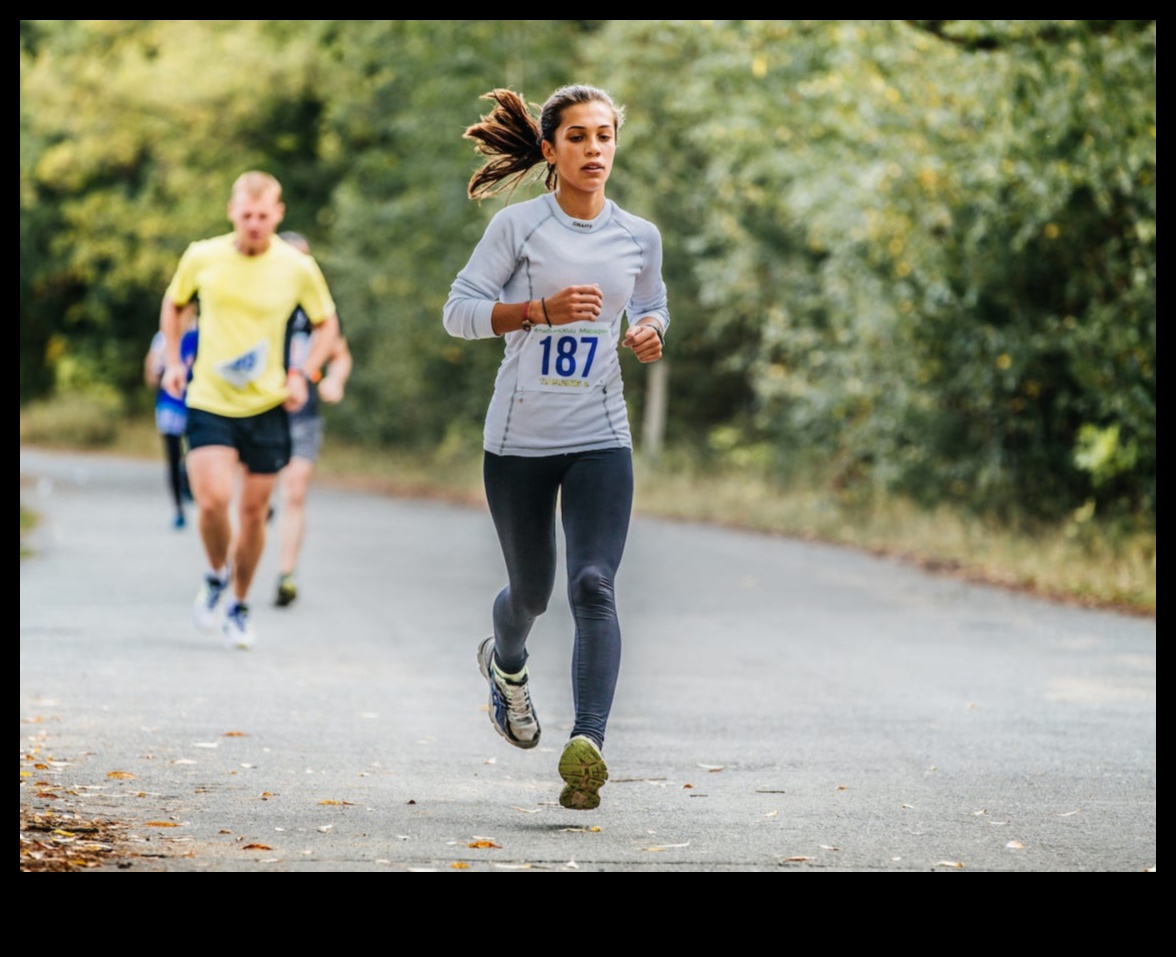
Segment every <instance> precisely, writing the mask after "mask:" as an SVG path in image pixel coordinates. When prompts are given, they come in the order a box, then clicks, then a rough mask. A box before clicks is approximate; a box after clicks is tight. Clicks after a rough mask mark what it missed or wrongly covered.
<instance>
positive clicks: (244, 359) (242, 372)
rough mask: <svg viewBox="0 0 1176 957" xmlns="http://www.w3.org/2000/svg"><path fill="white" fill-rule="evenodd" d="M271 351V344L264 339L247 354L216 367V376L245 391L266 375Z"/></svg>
mask: <svg viewBox="0 0 1176 957" xmlns="http://www.w3.org/2000/svg"><path fill="white" fill-rule="evenodd" d="M269 351H270V347H269V342H268V341H266V340H264V339H263V340H262V341H261V342H259V343H258V344H257V345H255V346H254V347H253V348H252V349H250V350H249V351H248V352H246V353H245V354H243V355H240V356H238V357H237V358H236V359H230V360H229V361H228V362H222V363H221V364H220V365H218V366H217V367H216V374H217V375H219V376H220V377H221V378H222V379H224V380H225V382H227V383H228V384H229V385H231V386H232V387H233V388H235V389H244V388H245V387H246V386H248V385H250V384H252V383H254V382H257V381H258V380H259V379H260V378H261V377H262V376H263V375H265V373H266V370H267V369H268V368H269Z"/></svg>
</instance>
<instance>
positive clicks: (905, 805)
mask: <svg viewBox="0 0 1176 957" xmlns="http://www.w3.org/2000/svg"><path fill="white" fill-rule="evenodd" d="M914 809H915V808H914V806H913V805H911V804H904V805H902V810H904V811H913V810H914Z"/></svg>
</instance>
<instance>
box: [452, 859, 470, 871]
mask: <svg viewBox="0 0 1176 957" xmlns="http://www.w3.org/2000/svg"><path fill="white" fill-rule="evenodd" d="M449 866H450V867H451V868H453V870H455V871H468V870H469V869H470V865H469V864H463V863H462V862H461V861H457V862H456V863H453V864H450V865H449Z"/></svg>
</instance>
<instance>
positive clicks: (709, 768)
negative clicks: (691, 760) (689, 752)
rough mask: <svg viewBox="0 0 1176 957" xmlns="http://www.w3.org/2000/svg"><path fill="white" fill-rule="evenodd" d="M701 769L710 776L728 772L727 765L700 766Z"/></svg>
mask: <svg viewBox="0 0 1176 957" xmlns="http://www.w3.org/2000/svg"><path fill="white" fill-rule="evenodd" d="M699 767H700V768H702V770H703V771H707V772H708V773H710V774H718V773H719V772H720V771H726V770H727V767H726V765H723V764H700V765H699Z"/></svg>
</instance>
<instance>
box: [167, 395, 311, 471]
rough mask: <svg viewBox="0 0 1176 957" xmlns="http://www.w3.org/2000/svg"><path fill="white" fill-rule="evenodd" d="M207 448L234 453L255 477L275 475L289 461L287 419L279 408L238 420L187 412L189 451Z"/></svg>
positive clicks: (199, 410)
mask: <svg viewBox="0 0 1176 957" xmlns="http://www.w3.org/2000/svg"><path fill="white" fill-rule="evenodd" d="M208 446H225V447H228V448H231V449H236V450H237V454H238V455H239V456H240V457H241V462H242V464H243V465H244V466H245V468H247V469H248V470H249V471H250V472H252V473H253V474H254V475H276V474H277V473H278V472H280V471H282V469H284V468H285V467H286V465H287V463H289V461H290V419H289V416H288V415H287V413H286V410H285V409H283V408H282V407H281V406H280V405H279V406H278V407H277V408H274V409H270V410H269V411H268V412H262V413H261V414H260V415H253V416H247V417H245V418H241V419H235V418H231V417H229V416H226V415H215V414H213V413H212V412H205V411H203V410H202V409H189V410H188V448H189V450H194V449H199V448H205V447H208Z"/></svg>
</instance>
